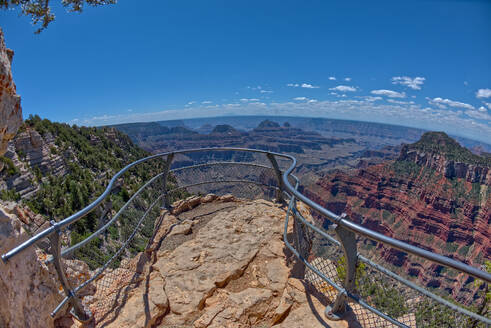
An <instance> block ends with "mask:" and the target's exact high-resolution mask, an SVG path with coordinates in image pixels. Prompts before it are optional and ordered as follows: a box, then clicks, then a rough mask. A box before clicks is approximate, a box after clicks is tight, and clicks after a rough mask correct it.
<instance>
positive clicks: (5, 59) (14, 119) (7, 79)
mask: <svg viewBox="0 0 491 328" xmlns="http://www.w3.org/2000/svg"><path fill="white" fill-rule="evenodd" d="M13 56H14V52H13V51H12V50H10V49H7V47H6V45H5V38H4V35H3V31H2V29H1V28H0V155H3V154H4V153H5V151H6V150H7V144H8V141H9V140H10V139H12V138H13V137H14V135H15V133H16V132H17V129H18V128H19V127H20V125H21V124H22V109H21V106H20V96H19V95H18V94H17V93H16V91H15V84H14V80H13V79H12V70H11V65H12V59H13ZM2 167H3V163H0V169H2Z"/></svg>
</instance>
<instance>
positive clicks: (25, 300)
mask: <svg viewBox="0 0 491 328" xmlns="http://www.w3.org/2000/svg"><path fill="white" fill-rule="evenodd" d="M30 217H31V215H30V213H29V212H26V211H24V210H23V209H22V208H20V207H18V206H16V205H15V204H14V203H8V204H3V205H0V253H1V254H3V253H5V252H6V251H8V250H10V249H11V248H13V247H15V246H17V245H19V243H21V242H23V241H25V240H26V239H27V238H28V234H27V232H26V230H25V225H24V223H23V222H26V221H28V220H30V219H29V218H30ZM44 259H46V254H45V253H44V252H42V251H41V250H39V249H36V248H30V249H27V250H26V251H24V252H23V253H22V254H21V255H19V256H16V257H13V258H11V259H10V260H9V261H8V262H7V263H6V264H3V263H2V264H0V294H1V295H2V297H0V326H1V327H39V325H40V323H42V325H43V326H44V327H53V326H54V319H53V318H51V316H50V313H51V311H53V309H54V308H55V307H56V306H57V305H58V303H59V302H61V300H62V299H63V296H62V294H61V293H60V292H59V283H58V279H57V277H56V273H55V271H54V270H53V269H52V268H49V267H47V266H46V265H45V264H44V262H43V260H44Z"/></svg>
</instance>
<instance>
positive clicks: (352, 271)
mask: <svg viewBox="0 0 491 328" xmlns="http://www.w3.org/2000/svg"><path fill="white" fill-rule="evenodd" d="M345 217H346V214H345V213H343V214H342V215H341V218H345ZM334 230H335V231H336V235H337V237H338V240H339V241H340V243H341V246H342V248H343V252H344V259H345V261H344V262H345V267H344V268H345V274H346V275H345V278H344V282H343V287H344V289H345V290H344V291H342V292H340V293H339V294H338V296H337V297H336V300H334V303H333V304H332V305H331V306H327V307H326V311H325V315H326V317H327V318H328V319H330V320H341V319H342V318H343V316H344V314H345V313H346V310H347V309H346V306H347V301H348V295H347V293H354V292H355V289H356V265H357V262H358V252H357V249H356V235H355V233H354V232H352V231H349V230H347V229H345V228H343V227H342V226H340V225H336V227H335V229H334Z"/></svg>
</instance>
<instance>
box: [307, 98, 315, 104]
mask: <svg viewBox="0 0 491 328" xmlns="http://www.w3.org/2000/svg"><path fill="white" fill-rule="evenodd" d="M308 102H309V103H316V102H317V99H310V100H309V101H308Z"/></svg>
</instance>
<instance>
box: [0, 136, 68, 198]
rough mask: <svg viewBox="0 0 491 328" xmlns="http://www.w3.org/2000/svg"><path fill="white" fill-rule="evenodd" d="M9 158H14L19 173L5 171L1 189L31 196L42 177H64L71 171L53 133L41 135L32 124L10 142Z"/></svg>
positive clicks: (7, 154) (13, 161) (6, 154)
mask: <svg viewBox="0 0 491 328" xmlns="http://www.w3.org/2000/svg"><path fill="white" fill-rule="evenodd" d="M5 157H6V158H8V159H10V160H11V161H12V163H13V165H14V166H15V167H16V168H17V169H18V172H17V173H15V174H8V173H7V172H1V173H0V177H1V178H2V179H1V180H0V190H1V189H7V190H13V191H15V192H16V193H18V194H19V195H20V196H21V197H29V196H30V195H32V194H33V193H35V192H36V191H37V190H38V186H39V182H40V181H39V178H40V177H42V176H47V175H55V176H62V175H65V174H66V173H67V171H68V169H67V166H66V164H65V161H64V158H63V156H62V155H61V154H60V150H59V147H58V146H57V145H56V143H55V139H54V137H53V135H52V134H51V133H49V132H47V133H45V134H44V135H43V136H41V135H40V134H39V133H38V132H37V131H36V130H34V129H31V128H29V127H27V128H26V129H25V130H24V131H22V132H19V133H17V135H16V136H15V137H14V139H13V140H11V141H10V142H9V144H8V148H7V151H6V153H5ZM36 172H38V173H37V174H38V176H36V175H35V174H36Z"/></svg>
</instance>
